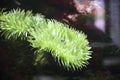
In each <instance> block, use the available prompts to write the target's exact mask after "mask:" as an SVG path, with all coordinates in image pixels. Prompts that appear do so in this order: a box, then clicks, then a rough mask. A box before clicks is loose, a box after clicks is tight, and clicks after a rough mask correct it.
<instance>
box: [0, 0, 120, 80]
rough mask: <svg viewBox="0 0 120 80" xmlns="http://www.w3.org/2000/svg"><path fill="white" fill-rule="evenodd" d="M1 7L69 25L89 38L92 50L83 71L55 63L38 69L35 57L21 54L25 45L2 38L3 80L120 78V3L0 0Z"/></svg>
mask: <svg viewBox="0 0 120 80" xmlns="http://www.w3.org/2000/svg"><path fill="white" fill-rule="evenodd" d="M0 8H1V9H3V8H5V11H10V10H11V9H16V8H21V9H25V10H32V11H33V13H41V14H43V15H45V17H46V18H49V19H56V20H58V21H60V22H62V23H66V24H68V25H70V26H71V27H72V28H75V29H77V30H80V31H83V32H84V33H85V34H86V35H87V38H88V40H89V42H90V46H91V47H92V49H91V51H93V52H92V58H91V59H90V60H89V65H88V66H87V67H86V68H84V69H82V70H80V71H66V70H64V69H63V68H61V67H59V66H57V65H56V63H55V62H51V63H50V62H48V63H47V64H44V65H43V66H41V67H37V66H33V65H32V64H31V63H32V60H33V57H32V54H28V52H29V51H27V53H26V51H21V47H22V46H26V45H20V46H12V43H9V42H7V41H5V40H4V39H3V37H0V80H113V79H114V80H119V79H120V0H0ZM6 42H7V43H6ZM16 44H19V43H16ZM29 48H30V47H29V46H26V47H24V49H28V50H29ZM16 49H17V51H16ZM13 51H14V53H13ZM8 52H9V53H8ZM23 52H24V53H25V54H24V55H21V53H23ZM16 53H19V54H16ZM30 53H32V52H30Z"/></svg>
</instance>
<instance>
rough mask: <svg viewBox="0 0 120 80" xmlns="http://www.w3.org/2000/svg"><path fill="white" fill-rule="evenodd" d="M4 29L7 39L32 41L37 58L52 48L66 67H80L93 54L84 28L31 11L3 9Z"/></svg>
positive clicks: (0, 22) (1, 28) (0, 26)
mask: <svg viewBox="0 0 120 80" xmlns="http://www.w3.org/2000/svg"><path fill="white" fill-rule="evenodd" d="M0 32H1V34H0V35H3V36H5V38H6V39H16V40H17V39H21V40H26V41H28V42H29V43H30V45H31V46H32V47H33V48H34V49H36V54H37V57H36V62H40V60H42V59H41V58H43V57H44V52H48V53H51V55H52V56H53V58H54V60H55V61H56V62H58V63H59V64H60V65H62V66H63V67H65V68H66V69H68V70H69V69H73V70H76V69H81V68H82V67H84V66H86V65H87V64H88V59H89V58H91V57H90V55H91V51H90V47H89V45H88V44H89V42H88V40H87V39H86V37H87V36H86V35H85V34H84V33H83V32H81V31H77V30H75V29H72V28H70V27H69V26H68V25H66V24H63V23H60V22H58V21H56V20H50V19H46V18H44V16H43V15H41V14H33V13H32V12H31V11H24V10H20V9H16V10H12V11H9V12H3V11H1V12H0Z"/></svg>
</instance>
